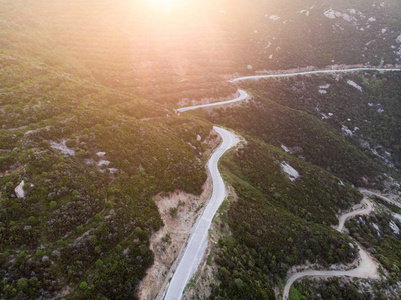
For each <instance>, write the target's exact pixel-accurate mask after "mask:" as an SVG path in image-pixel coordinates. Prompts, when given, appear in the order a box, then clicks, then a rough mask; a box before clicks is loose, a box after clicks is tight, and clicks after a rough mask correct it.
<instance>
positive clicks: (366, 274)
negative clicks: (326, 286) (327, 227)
mask: <svg viewBox="0 0 401 300" xmlns="http://www.w3.org/2000/svg"><path fill="white" fill-rule="evenodd" d="M361 204H364V205H367V208H361V209H358V210H355V211H353V212H349V213H346V214H343V215H342V216H341V217H340V219H339V225H338V227H337V228H336V230H337V231H339V232H342V230H343V229H344V223H345V221H346V220H348V219H350V218H353V217H355V216H358V215H367V214H370V213H371V212H372V210H373V207H372V203H371V202H370V201H368V200H367V199H366V197H365V198H364V199H363V200H362V202H361ZM358 249H359V256H360V264H359V266H358V267H356V268H354V269H352V270H348V271H345V270H339V271H337V270H323V271H315V270H308V271H303V272H298V273H295V274H293V275H292V276H291V277H290V278H288V280H287V283H286V284H285V287H284V292H283V300H286V299H288V296H289V293H290V288H291V286H292V284H293V283H294V282H295V281H297V280H298V279H300V278H302V277H305V276H320V277H332V276H350V277H358V278H369V279H380V276H379V273H378V271H377V268H378V264H377V263H376V262H375V261H374V260H373V258H372V257H371V256H370V255H369V254H368V253H367V252H366V251H365V250H364V249H362V247H361V246H360V245H359V244H358Z"/></svg>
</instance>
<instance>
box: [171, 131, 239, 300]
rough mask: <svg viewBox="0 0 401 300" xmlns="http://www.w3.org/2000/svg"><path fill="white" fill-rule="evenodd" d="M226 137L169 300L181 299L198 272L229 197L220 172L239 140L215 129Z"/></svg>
mask: <svg viewBox="0 0 401 300" xmlns="http://www.w3.org/2000/svg"><path fill="white" fill-rule="evenodd" d="M213 128H214V130H216V132H217V133H218V134H219V135H220V136H221V137H222V139H223V142H222V143H221V145H220V146H219V147H218V148H217V150H216V151H215V152H214V153H213V155H212V156H211V158H210V160H209V162H208V164H207V167H208V170H209V172H210V175H211V178H212V183H213V192H212V197H211V198H210V200H209V201H208V203H207V205H206V208H205V209H204V211H203V213H202V215H201V216H200V218H198V220H197V222H196V224H195V226H194V227H193V229H192V232H191V235H190V237H189V240H188V243H187V245H186V247H185V249H184V251H183V255H182V256H181V259H180V261H179V263H178V265H177V268H176V270H175V272H174V275H173V277H172V279H171V281H170V284H169V286H168V287H167V292H166V295H165V298H164V299H166V300H178V299H180V298H181V296H182V293H183V291H184V288H185V286H186V285H187V284H188V281H189V280H190V278H191V277H192V275H193V274H194V272H195V271H196V269H197V268H198V265H199V263H200V261H201V259H202V257H203V255H204V252H205V250H206V246H207V238H208V232H209V228H210V225H211V223H212V219H213V217H214V215H215V214H216V212H217V210H218V208H219V207H220V205H221V204H222V203H223V200H224V198H225V196H226V187H225V185H224V181H223V178H221V175H220V172H219V170H218V168H217V164H218V162H219V159H220V158H221V156H222V155H223V154H224V153H225V152H226V151H227V150H228V149H230V148H231V147H233V146H234V145H235V143H236V138H235V136H234V135H233V134H232V133H230V132H229V131H227V130H225V129H223V128H220V127H216V126H214V127H213Z"/></svg>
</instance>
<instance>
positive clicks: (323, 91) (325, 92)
mask: <svg viewBox="0 0 401 300" xmlns="http://www.w3.org/2000/svg"><path fill="white" fill-rule="evenodd" d="M319 93H320V94H327V91H326V90H319Z"/></svg>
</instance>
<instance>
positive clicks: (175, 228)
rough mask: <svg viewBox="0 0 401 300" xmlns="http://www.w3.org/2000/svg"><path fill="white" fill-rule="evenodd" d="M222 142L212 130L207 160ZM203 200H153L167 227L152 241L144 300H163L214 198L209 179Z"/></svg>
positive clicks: (173, 196) (184, 196) (180, 196)
mask: <svg viewBox="0 0 401 300" xmlns="http://www.w3.org/2000/svg"><path fill="white" fill-rule="evenodd" d="M220 142H221V138H220V136H219V135H217V133H216V132H215V131H214V130H212V131H211V133H210V135H209V136H208V138H206V139H205V141H204V143H206V144H208V145H209V146H210V149H208V150H207V151H205V153H203V156H204V157H207V156H209V155H210V153H211V152H212V151H213V149H214V148H216V147H217V146H218V145H219V144H220ZM202 189H203V192H202V194H201V195H200V196H195V195H192V194H188V193H185V192H183V191H175V192H173V193H163V192H162V193H159V194H158V195H156V196H155V197H154V198H153V200H154V201H155V203H156V204H157V206H158V208H159V212H160V216H161V218H162V220H163V222H164V226H163V227H162V228H161V229H160V230H159V231H157V232H154V233H153V234H152V236H151V238H150V249H151V250H152V251H153V253H154V255H155V261H154V264H153V265H152V267H150V268H149V269H148V272H147V275H146V276H145V278H144V279H143V281H142V282H141V284H140V285H139V287H138V296H139V298H140V299H144V300H149V299H161V298H162V296H163V293H164V290H165V288H166V286H167V283H168V281H167V280H166V279H167V278H169V277H170V276H169V272H170V270H171V269H174V268H172V267H173V266H174V265H175V264H176V263H177V257H179V256H180V254H181V252H182V250H183V247H184V246H185V244H186V242H187V239H188V237H189V235H190V232H191V229H192V227H193V224H194V223H195V221H196V218H197V217H198V216H199V215H200V213H201V212H202V208H203V206H204V204H205V202H206V201H207V200H208V199H209V198H210V196H211V194H212V184H211V179H210V176H208V178H207V180H206V182H205V184H204V185H203V187H202Z"/></svg>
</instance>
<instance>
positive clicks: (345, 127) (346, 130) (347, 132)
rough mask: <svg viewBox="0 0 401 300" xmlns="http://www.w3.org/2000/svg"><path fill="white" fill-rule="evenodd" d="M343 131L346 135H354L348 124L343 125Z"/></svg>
mask: <svg viewBox="0 0 401 300" xmlns="http://www.w3.org/2000/svg"><path fill="white" fill-rule="evenodd" d="M341 132H342V133H343V134H344V135H346V136H352V135H353V133H352V131H351V130H349V128H348V127H347V126H345V125H343V126H342V127H341Z"/></svg>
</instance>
